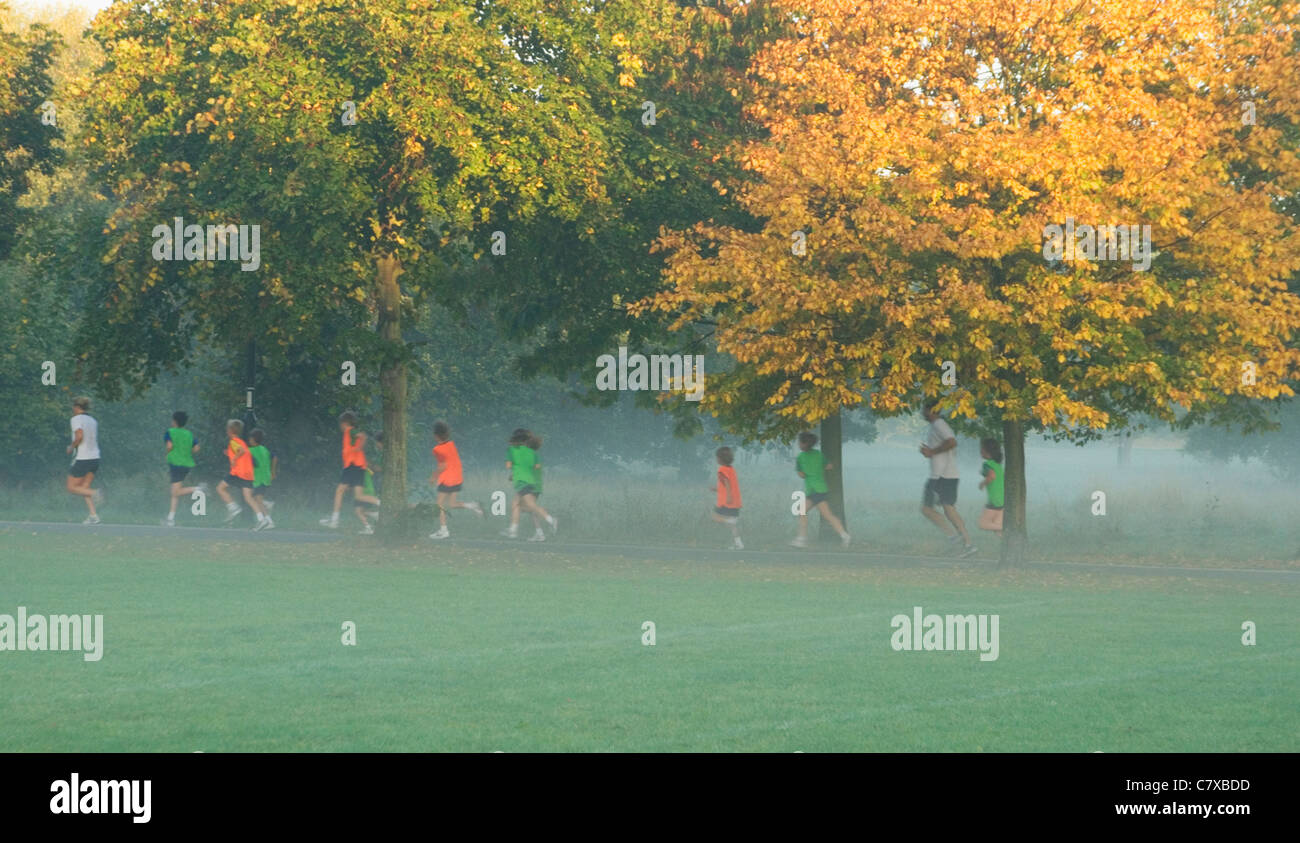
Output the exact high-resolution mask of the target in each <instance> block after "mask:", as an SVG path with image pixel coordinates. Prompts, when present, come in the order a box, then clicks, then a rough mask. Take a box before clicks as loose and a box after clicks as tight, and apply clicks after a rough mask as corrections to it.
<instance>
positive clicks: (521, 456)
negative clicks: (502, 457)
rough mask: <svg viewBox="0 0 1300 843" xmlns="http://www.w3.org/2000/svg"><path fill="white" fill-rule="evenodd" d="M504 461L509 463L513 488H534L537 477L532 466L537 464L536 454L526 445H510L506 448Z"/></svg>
mask: <svg viewBox="0 0 1300 843" xmlns="http://www.w3.org/2000/svg"><path fill="white" fill-rule="evenodd" d="M506 460H508V461H509V463H510V473H511V475H512V476H513V477H514V479H515V488H516V489H522V488H523V487H524V486H536V485H537V475H536V473H535V472H534V471H533V466H534V465H536V464H537V452H536V451H534V450H533V449H532V448H530V447H528V446H527V445H511V446H510V447H508V448H506Z"/></svg>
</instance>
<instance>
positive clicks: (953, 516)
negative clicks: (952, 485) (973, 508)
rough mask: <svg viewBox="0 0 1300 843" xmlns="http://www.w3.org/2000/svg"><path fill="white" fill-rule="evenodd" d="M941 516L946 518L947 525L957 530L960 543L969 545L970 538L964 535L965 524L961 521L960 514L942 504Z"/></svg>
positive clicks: (953, 507) (955, 508) (954, 508)
mask: <svg viewBox="0 0 1300 843" xmlns="http://www.w3.org/2000/svg"><path fill="white" fill-rule="evenodd" d="M943 514H944V515H946V516H948V523H950V524H952V526H954V527H956V528H957V532H958V533H960V534H961V540H962V542H963V543H965V544H970V536H969V535H967V534H966V522H964V521H962V520H961V513H959V512H957V507H955V506H952V505H951V504H944V505H943Z"/></svg>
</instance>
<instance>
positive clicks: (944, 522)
mask: <svg viewBox="0 0 1300 843" xmlns="http://www.w3.org/2000/svg"><path fill="white" fill-rule="evenodd" d="M938 410H939V402H938V401H931V402H929V403H928V404H926V405H925V420H926V421H928V422H929V423H930V428H929V429H928V430H927V431H926V434H925V443H924V444H923V445H921V455H922V456H923V457H925V458H926V459H928V460H929V461H930V479H929V480H927V481H925V494H924V495H923V496H922V499H921V514H922V515H924V516H925V517H926V518H928V519H930V520H931V521H932V522H934V525H935V526H936V527H938V528H939V529H940V530H942V531H943V534H944V535H945V536H947V537H948V540H949V541H951V542H952V543H953V544H954V545H958V544H960V546H961V553H960V555H961V556H963V557H966V556H973V555H974V554H975V546H974V545H973V544H971V542H970V535H969V534H968V533H967V532H966V524H965V522H963V521H962V520H961V514H960V513H959V512H957V477H958V473H957V437H956V436H955V435H954V434H953V432H952V428H951V427H949V426H948V423H947V422H946V421H944V420H943V419H942V418H941V417H940V416H939V412H938ZM936 503H937V504H939V505H940V506H942V507H943V513H942V514H940V512H939V510H937V509H935V508H934V507H935V504H936Z"/></svg>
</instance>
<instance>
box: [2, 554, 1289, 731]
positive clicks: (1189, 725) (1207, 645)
mask: <svg viewBox="0 0 1300 843" xmlns="http://www.w3.org/2000/svg"><path fill="white" fill-rule="evenodd" d="M0 549H2V552H0V613H7V614H14V613H15V612H16V610H17V607H18V606H20V605H21V606H25V607H27V610H28V612H29V613H36V612H40V613H46V614H62V613H73V612H75V613H102V614H103V615H104V616H105V620H104V624H105V630H104V631H105V639H106V645H105V651H104V657H103V659H102V661H100V662H97V663H91V662H86V661H84V660H83V659H82V658H81V656H80V655H77V654H74V653H51V652H45V653H30V652H0V679H2V680H3V681H0V710H3V712H4V716H3V717H2V718H0V751H179V752H189V751H195V750H202V751H205V752H219V751H264V750H285V751H324V750H334V751H359V750H418V751H428V750H433V751H437V750H452V751H493V750H502V751H506V752H522V751H545V750H581V751H608V750H613V751H636V750H647V751H674V750H687V751H776V752H790V751H794V750H803V751H807V752H813V751H885V750H896V751H909V750H926V751H946V750H952V751H988V752H994V751H1009V750H1029V751H1038V750H1063V751H1077V752H1091V751H1095V750H1103V751H1105V752H1112V753H1113V752H1126V751H1297V750H1300V707H1298V706H1297V704H1296V700H1297V699H1300V646H1297V645H1300V624H1297V623H1296V619H1297V615H1296V609H1295V607H1296V598H1297V596H1298V595H1297V592H1298V591H1300V587H1295V586H1288V585H1276V584H1268V585H1261V584H1255V583H1240V582H1225V581H1210V580H1193V579H1177V578H1170V577H1163V578H1159V579H1136V578H1130V577H1122V576H1118V575H1107V576H1100V575H1095V574H1090V575H1081V574H1072V573H1063V574H1051V573H1041V572H1021V573H1011V574H998V573H994V572H991V571H982V570H977V569H916V570H910V569H891V568H881V567H877V566H872V565H870V564H869V563H866V562H863V561H862V560H861V559H858V558H855V557H853V556H852V555H851V554H846V555H845V556H844V557H843V559H842V560H839V559H836V560H833V561H823V562H813V561H810V560H808V559H803V560H800V559H798V558H797V557H795V556H791V557H789V558H782V559H772V558H770V557H767V558H760V557H754V556H751V557H749V558H746V557H745V555H744V554H740V555H738V556H737V558H735V559H734V560H729V561H721V562H720V561H711V562H705V561H693V560H689V559H682V558H678V559H671V560H667V561H665V560H662V559H660V560H656V559H655V558H654V557H655V554H654V553H652V552H649V551H648V552H647V553H646V554H645V557H644V558H639V559H632V558H626V557H612V558H611V557H602V556H597V555H587V554H580V555H566V554H564V553H563V552H548V553H523V552H520V551H516V550H513V549H510V548H506V547H503V548H502V549H500V550H481V549H466V548H456V547H454V546H450V547H447V546H440V547H425V548H418V549H416V548H412V549H409V550H401V551H384V550H381V549H379V548H378V547H376V546H374V545H373V544H363V543H361V542H360V541H359V540H352V539H349V540H347V541H345V542H341V543H336V544H329V545H294V544H283V543H277V544H270V543H267V544H258V543H252V542H230V543H225V544H219V545H213V544H205V543H200V542H195V541H187V540H184V539H181V538H179V537H168V538H158V539H152V538H144V539H142V538H131V539H127V538H110V537H105V536H100V537H98V538H95V537H93V536H79V535H48V534H42V535H33V534H31V533H29V532H26V531H20V530H7V531H5V530H0ZM678 552H680V551H678ZM917 605H920V606H922V607H924V609H925V611H926V612H927V613H929V612H935V613H938V614H945V613H958V612H960V613H963V614H964V613H976V614H998V615H1000V657H999V658H998V659H997V660H996V661H992V662H981V661H980V660H979V657H978V654H977V653H975V652H894V651H893V650H892V649H891V648H890V643H889V642H890V635H891V633H892V629H891V627H890V619H891V617H893V616H894V615H895V614H900V613H902V614H910V613H911V610H912V607H913V606H917ZM1246 620H1249V621H1253V622H1255V624H1256V625H1257V627H1258V630H1259V632H1258V636H1259V638H1258V644H1257V645H1256V646H1253V647H1247V646H1243V645H1242V643H1241V624H1242V622H1243V621H1246ZM344 621H353V622H355V623H356V625H357V639H358V643H357V646H355V647H347V646H343V645H342V643H341V641H340V636H341V624H342V623H343V622H344ZM643 621H653V622H654V623H655V624H656V626H657V643H656V645H655V646H653V647H649V646H643V645H642V643H641V624H642V622H643Z"/></svg>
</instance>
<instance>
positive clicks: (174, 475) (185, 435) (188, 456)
mask: <svg viewBox="0 0 1300 843" xmlns="http://www.w3.org/2000/svg"><path fill="white" fill-rule="evenodd" d="M189 420H190V417H189V414H187V413H186V412H185V411H184V410H177V411H176V412H174V413H172V426H171V427H170V428H168V429H167V432H166V433H164V434H163V443H164V445H165V446H166V448H167V471H168V473H169V474H170V475H171V504H172V505H171V509H170V510H168V512H167V517H166V518H164V519H163V526H164V527H175V526H176V502H177V501H178V500H180V499H181V497H182V496H184V495H192V494H194V493H195V492H196V491H204V492H206V491H207V489H208V486H207V484H206V483H199V484H198V485H195V486H186V485H185V478H186V476H187V475H189V473H190V472H191V471H193V470H194V455H195V454H197V453H198V452H199V440H197V439H195V438H194V434H193V433H191V432H190V431H189V428H187V427H185V425H186V423H187V422H188V421H189Z"/></svg>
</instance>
